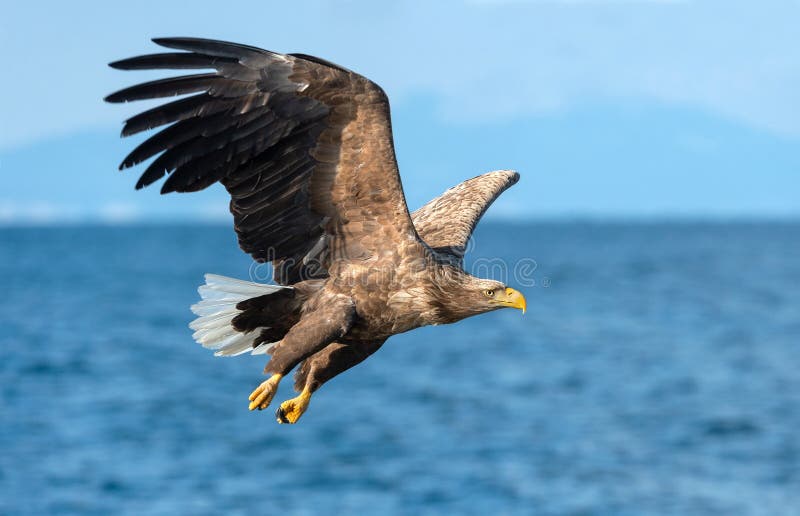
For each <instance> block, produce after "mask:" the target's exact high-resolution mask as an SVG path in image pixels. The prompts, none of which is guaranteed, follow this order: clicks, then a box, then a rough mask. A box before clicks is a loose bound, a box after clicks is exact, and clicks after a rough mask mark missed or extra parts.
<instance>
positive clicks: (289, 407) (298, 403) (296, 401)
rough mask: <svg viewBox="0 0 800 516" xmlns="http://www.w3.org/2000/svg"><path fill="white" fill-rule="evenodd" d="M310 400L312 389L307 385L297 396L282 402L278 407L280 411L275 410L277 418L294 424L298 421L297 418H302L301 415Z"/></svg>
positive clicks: (279, 421) (279, 420)
mask: <svg viewBox="0 0 800 516" xmlns="http://www.w3.org/2000/svg"><path fill="white" fill-rule="evenodd" d="M310 402H311V389H309V388H308V387H306V388H304V389H303V390H302V392H300V395H299V396H297V397H296V398H292V399H290V400H286V401H284V402H283V403H281V406H280V407H278V411H277V412H275V418H276V419H277V420H278V423H288V424H290V425H293V424H295V423H297V420H298V419H300V416H302V415H303V413H304V412H305V411H306V409H307V408H308V404H309V403H310Z"/></svg>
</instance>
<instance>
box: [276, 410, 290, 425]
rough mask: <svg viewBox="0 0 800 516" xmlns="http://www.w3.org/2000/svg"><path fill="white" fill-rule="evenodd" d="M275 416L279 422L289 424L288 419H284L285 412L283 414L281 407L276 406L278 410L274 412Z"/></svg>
mask: <svg viewBox="0 0 800 516" xmlns="http://www.w3.org/2000/svg"><path fill="white" fill-rule="evenodd" d="M275 418H277V420H278V423H279V424H284V423H287V424H290V423H289V420H288V419H286V414H284V412H283V408H282V407H278V410H277V411H276V412H275Z"/></svg>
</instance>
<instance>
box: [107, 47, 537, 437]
mask: <svg viewBox="0 0 800 516" xmlns="http://www.w3.org/2000/svg"><path fill="white" fill-rule="evenodd" d="M153 41H154V42H155V43H157V44H158V45H161V46H162V47H167V48H169V49H173V50H178V52H165V53H160V54H152V55H144V56H139V57H133V58H130V59H124V60H122V61H116V62H114V63H111V65H110V66H112V67H113V68H118V69H122V70H151V69H194V70H213V71H210V72H202V73H193V74H189V75H185V76H182V77H174V78H168V79H161V80H157V81H152V82H147V83H143V84H139V85H136V86H132V87H130V88H126V89H123V90H121V91H118V92H116V93H113V94H111V95H109V96H108V97H106V100H107V101H108V102H128V101H133V100H142V99H154V98H162V97H163V98H165V97H173V96H177V95H189V96H184V97H182V98H180V99H179V100H172V101H170V102H168V103H166V104H163V105H161V106H158V107H156V108H153V109H150V110H148V111H145V112H143V113H141V114H139V115H136V116H134V117H132V118H130V119H129V120H127V121H126V122H125V126H124V127H123V129H122V135H123V136H129V135H132V134H136V133H138V132H141V131H145V130H149V129H154V128H157V127H161V126H164V125H166V126H167V127H166V128H164V129H162V130H161V131H160V132H157V133H156V134H154V135H153V136H151V137H150V138H149V139H147V140H145V141H144V142H143V143H142V144H141V145H139V146H138V147H136V148H135V149H134V150H133V151H132V152H131V153H130V154H129V155H128V156H127V157H126V158H125V159H124V160H123V161H122V164H121V165H120V168H121V169H124V168H127V167H132V166H134V165H137V164H139V163H142V162H144V161H146V160H148V159H150V158H153V157H155V159H153V161H152V162H151V163H150V164H149V165H148V167H147V168H146V170H145V171H144V173H142V175H141V177H140V178H139V181H138V182H137V183H136V188H137V189H138V188H143V187H145V186H148V185H150V184H152V183H154V182H156V181H158V180H159V179H161V178H163V177H164V176H165V175H167V176H168V177H167V179H166V181H165V182H164V184H163V186H162V188H161V192H162V193H169V192H193V191H197V190H202V189H204V188H206V187H208V186H209V185H211V184H213V183H215V182H219V183H221V184H222V185H223V186H224V187H225V188H226V189H227V190H228V192H229V193H230V195H231V203H230V209H231V213H232V214H233V219H234V229H235V230H236V233H237V235H238V238H239V245H240V246H241V248H242V249H243V250H244V251H245V252H247V253H249V254H250V255H251V256H252V257H253V258H254V259H255V260H257V261H261V262H272V264H273V267H274V280H275V282H276V283H277V285H265V284H258V283H251V282H248V281H241V280H235V279H232V278H225V277H222V276H217V275H212V274H208V275H206V284H205V285H203V286H201V287H200V289H199V292H200V295H201V297H202V300H201V301H200V302H199V303H197V304H196V305H194V306H192V311H193V312H194V313H195V314H196V315H197V316H198V318H197V319H196V320H195V321H193V322H192V324H191V325H190V326H191V328H192V329H194V330H195V333H194V338H195V339H196V340H197V341H198V342H199V343H200V344H202V345H203V346H204V347H206V348H210V349H213V350H215V351H216V354H217V355H222V356H229V355H239V354H242V353H246V352H251V353H253V354H269V355H271V358H270V360H269V362H268V363H267V365H266V367H265V368H264V372H265V373H267V374H269V375H270V378H269V379H268V380H267V381H265V382H263V383H262V384H261V385H260V386H259V387H257V388H256V389H255V390H254V391H253V393H252V394H251V395H250V409H251V410H253V409H256V408H258V409H263V408H266V407H267V406H268V405H269V404H270V402H271V401H272V398H273V396H274V395H275V392H276V391H277V388H278V384H279V382H280V381H281V379H282V378H283V377H284V376H286V375H287V374H289V373H290V372H291V371H292V369H294V368H295V367H296V366H298V365H299V366H300V367H299V368H298V371H297V374H296V376H295V389H296V390H297V391H299V392H300V395H299V396H297V397H296V398H293V399H290V400H288V401H285V402H283V403H282V404H281V405H280V407H279V408H278V411H277V414H276V416H277V419H278V422H281V423H295V422H297V420H298V419H299V418H300V416H301V415H302V414H303V413H304V412H305V410H306V408H307V407H308V404H309V401H310V399H311V395H312V393H313V392H314V391H316V390H317V389H318V388H319V387H320V386H321V385H322V384H323V383H325V382H326V381H328V380H330V379H331V378H333V377H334V376H336V375H338V374H339V373H341V372H343V371H345V370H347V369H349V368H350V367H352V366H354V365H356V364H358V363H359V362H361V361H362V360H364V359H365V358H367V357H368V356H369V355H371V354H372V353H374V352H375V351H376V350H377V349H378V348H380V347H381V345H382V344H383V343H384V342H385V341H386V339H387V338H389V337H390V336H392V335H394V334H397V333H402V332H405V331H408V330H412V329H414V328H418V327H420V326H425V325H429V324H446V323H451V322H456V321H459V320H461V319H463V318H465V317H469V316H471V315H476V314H480V313H484V312H488V311H491V310H496V309H498V308H504V307H512V308H519V309H522V310H523V311H524V310H525V298H524V297H523V296H522V294H520V293H519V292H518V291H516V290H514V289H512V288H508V287H506V286H505V285H503V284H502V283H500V282H498V281H493V280H487V279H480V278H477V277H474V276H472V275H470V274H468V273H467V272H466V271H464V269H463V261H462V259H463V255H464V252H465V250H466V244H467V241H468V240H469V238H470V235H471V234H472V231H473V230H474V228H475V225H476V224H477V223H478V220H479V219H480V217H481V216H482V215H483V213H484V212H485V211H486V209H487V208H488V207H489V205H490V204H491V203H492V202H493V201H494V200H495V199H496V198H497V197H498V196H499V195H500V194H501V193H502V192H503V191H504V190H506V189H507V188H508V187H510V186H511V185H513V184H514V183H516V182H517V180H518V179H519V175H518V174H517V173H516V172H512V171H507V170H500V171H495V172H489V173H487V174H483V175H481V176H478V177H475V178H473V179H470V180H468V181H465V182H463V183H461V184H460V185H458V186H456V187H454V188H451V189H450V190H448V191H446V192H445V193H444V194H442V195H441V196H440V197H438V198H436V199H433V200H432V201H430V202H429V203H428V204H426V205H425V206H423V207H422V208H420V209H419V210H417V211H416V212H414V213H411V214H410V213H409V212H408V207H407V206H406V201H405V197H404V195H403V188H402V185H401V182H400V174H399V171H398V168H397V162H396V160H395V154H394V143H393V140H392V127H391V120H390V115H389V101H388V99H387V97H386V94H385V93H384V92H383V90H382V89H381V88H380V87H379V86H378V85H376V84H375V83H373V82H372V81H370V80H368V79H366V78H365V77H362V76H360V75H358V74H356V73H354V72H352V71H350V70H347V69H345V68H343V67H341V66H338V65H336V64H333V63H330V62H328V61H325V60H323V59H319V58H316V57H312V56H307V55H302V54H279V53H276V52H270V51H268V50H262V49H259V48H255V47H250V46H245V45H239V44H235V43H228V42H223V41H213V40H206V39H198V38H158V39H154V40H153ZM168 124H169V125H168Z"/></svg>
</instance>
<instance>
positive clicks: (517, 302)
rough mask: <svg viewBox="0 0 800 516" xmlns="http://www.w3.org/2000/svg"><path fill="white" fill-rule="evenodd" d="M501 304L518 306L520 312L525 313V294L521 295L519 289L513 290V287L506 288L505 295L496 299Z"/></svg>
mask: <svg viewBox="0 0 800 516" xmlns="http://www.w3.org/2000/svg"><path fill="white" fill-rule="evenodd" d="M497 302H498V303H500V304H501V305H503V306H507V307H509V308H519V309H520V310H522V313H523V314H524V313H525V308H526V305H525V296H523V295H522V294H521V293H520V292H519V290H514V289H513V288H507V289H506V295H505V296H503V297H501V298H499V299H498V300H497Z"/></svg>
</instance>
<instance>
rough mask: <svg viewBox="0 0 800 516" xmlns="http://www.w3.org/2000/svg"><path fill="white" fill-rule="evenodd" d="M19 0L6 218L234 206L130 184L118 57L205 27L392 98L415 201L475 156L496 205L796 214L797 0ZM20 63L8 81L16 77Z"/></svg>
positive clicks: (516, 209) (521, 212) (0, 25)
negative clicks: (117, 96)
mask: <svg viewBox="0 0 800 516" xmlns="http://www.w3.org/2000/svg"><path fill="white" fill-rule="evenodd" d="M183 5H184V7H181V4H179V3H173V4H166V3H165V2H147V1H143V2H140V3H138V4H137V6H136V7H135V8H134V7H130V6H128V7H125V6H123V5H122V4H116V3H113V2H68V3H57V4H56V3H45V2H27V3H25V4H24V5H23V3H15V4H14V5H9V6H6V7H5V8H4V18H3V20H2V21H0V29H2V30H0V55H2V58H3V63H4V72H3V75H4V80H3V81H0V124H1V125H0V178H2V182H3V187H2V188H1V189H0V222H5V223H16V222H23V223H24V222H50V221H64V220H67V221H72V220H75V221H82V220H103V221H127V220H136V219H149V218H158V219H175V218H181V219H185V218H201V219H215V220H217V219H220V220H221V219H225V218H226V217H227V215H226V214H225V212H226V207H227V202H226V200H225V194H224V191H222V190H221V189H219V188H215V189H212V190H210V191H208V192H203V193H201V194H192V195H171V196H166V197H161V196H159V195H158V191H157V189H156V188H151V189H148V190H145V191H143V192H134V191H133V184H134V183H135V178H136V176H135V174H136V172H137V171H138V169H134V171H132V172H131V171H129V172H128V173H125V174H121V173H118V172H116V164H117V162H118V161H119V160H120V159H121V158H122V157H123V156H124V154H125V151H126V149H130V148H132V146H133V145H134V144H135V141H120V140H119V138H118V131H119V128H120V127H121V121H122V120H123V119H124V118H125V117H127V116H129V115H131V114H132V113H133V112H134V111H137V110H139V109H141V108H142V107H144V106H145V105H144V104H143V105H135V104H134V105H129V106H119V105H106V104H104V103H102V102H101V100H100V99H102V97H103V96H104V95H106V94H107V93H109V92H111V91H113V90H115V89H118V88H120V87H123V86H125V85H128V84H130V83H131V82H133V81H140V80H145V79H149V78H152V77H154V76H156V75H160V74H155V75H153V74H146V73H139V74H134V73H123V72H119V71H115V70H111V69H109V68H107V67H106V66H105V64H106V63H107V62H109V61H112V60H115V59H119V58H121V57H126V56H130V55H135V54H142V53H149V52H152V51H154V50H156V47H155V46H154V45H152V44H151V43H150V42H149V38H150V37H155V36H170V35H191V36H203V37H213V38H221V39H227V40H232V41H239V42H243V43H248V44H252V45H256V46H261V47H264V48H269V49H272V50H276V51H284V52H304V53H309V54H314V55H319V56H321V57H324V58H326V59H329V60H332V61H335V62H338V63H340V64H342V65H344V66H347V67H348V68H352V69H355V70H357V71H359V72H361V73H363V74H364V75H367V76H368V77H370V78H372V79H373V80H375V81H376V82H378V83H380V84H381V85H382V86H383V87H384V89H386V91H387V92H388V93H389V95H390V98H391V99H392V102H393V104H392V106H393V116H394V125H395V139H396V145H397V148H398V156H399V160H400V166H401V173H402V175H403V178H404V184H405V188H406V191H407V196H408V198H409V203H410V204H411V205H412V208H413V207H416V206H418V205H420V204H422V203H423V202H425V201H426V200H427V199H428V198H430V197H432V196H434V195H437V194H438V193H440V192H441V191H442V190H443V189H445V188H447V187H448V186H451V185H453V184H455V183H457V182H459V181H461V180H463V179H466V178H468V177H472V176H474V175H477V174H479V173H481V172H484V171H488V170H492V169H497V168H513V169H516V170H518V171H520V173H521V174H522V181H521V182H520V183H519V184H518V185H517V186H515V187H514V188H513V189H512V190H511V191H509V193H507V194H506V195H504V197H503V199H501V200H500V201H499V202H498V203H497V205H496V206H495V207H494V208H493V209H492V211H491V212H490V213H493V214H494V216H496V217H507V218H538V217H563V216H567V217H573V216H587V217H633V218H641V217H661V216H666V217H676V216H677V217H748V216H754V217H785V216H791V217H796V216H798V215H800V152H798V151H799V150H800V44H798V40H797V26H798V23H800V2H797V1H773V2H768V3H766V2H764V3H756V2H738V1H732V2H731V1H727V2H721V1H713V0H712V1H699V0H698V1H691V0H685V1H683V0H462V1H441V2H394V3H389V2H374V1H360V0H358V1H356V0H353V1H342V2H314V1H311V2H303V3H302V6H300V4H299V3H292V2H266V1H263V0H262V1H258V2H236V1H229V2H225V3H223V4H221V3H219V2H208V1H202V0H201V1H195V2H192V3H191V4H190V5H191V6H190V7H189V4H185V3H184V4H183ZM9 77H13V78H14V79H12V80H9Z"/></svg>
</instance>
